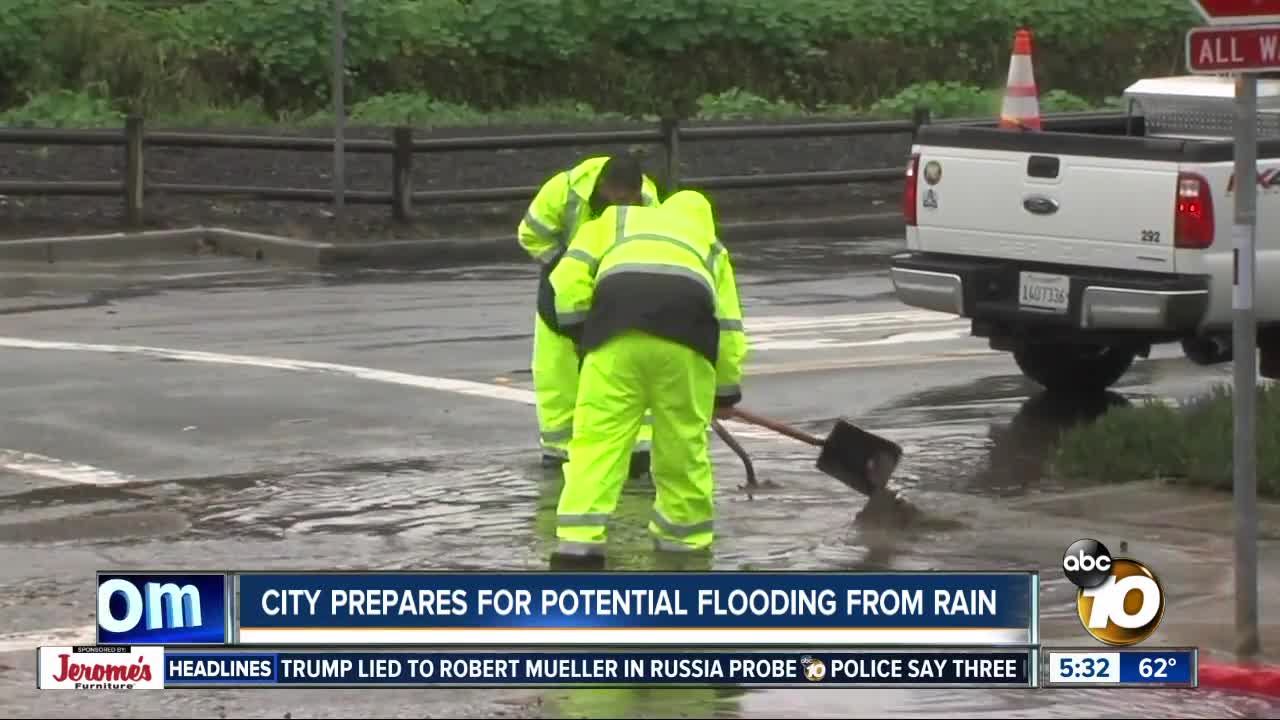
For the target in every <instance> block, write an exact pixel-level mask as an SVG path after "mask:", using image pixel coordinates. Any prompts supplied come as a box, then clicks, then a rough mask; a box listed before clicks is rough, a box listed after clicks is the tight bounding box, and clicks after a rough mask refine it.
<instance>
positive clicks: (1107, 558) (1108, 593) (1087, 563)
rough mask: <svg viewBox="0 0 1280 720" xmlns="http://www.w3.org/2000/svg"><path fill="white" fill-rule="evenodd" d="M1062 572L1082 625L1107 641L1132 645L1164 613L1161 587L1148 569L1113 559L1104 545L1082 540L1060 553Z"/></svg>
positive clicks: (1146, 635)
mask: <svg viewBox="0 0 1280 720" xmlns="http://www.w3.org/2000/svg"><path fill="white" fill-rule="evenodd" d="M1062 572H1063V574H1064V575H1066V576H1067V580H1069V581H1071V584H1072V585H1075V586H1076V587H1077V588H1079V590H1078V591H1077V593H1076V612H1077V614H1079V616H1080V622H1081V624H1083V625H1084V629H1085V630H1087V631H1089V634H1090V635H1092V636H1093V637H1094V639H1096V640H1099V641H1101V642H1104V643H1106V644H1107V645H1116V646H1127V645H1136V644H1138V643H1140V642H1142V641H1143V640H1146V639H1147V638H1149V637H1151V634H1152V633H1154V632H1155V631H1156V628H1157V627H1159V626H1160V620H1161V619H1162V618H1163V617H1164V587H1163V586H1161V584H1160V579H1159V578H1157V577H1156V574H1155V573H1153V572H1151V568H1148V567H1147V566H1146V565H1144V564H1142V563H1140V562H1138V561H1137V560H1133V559H1131V558H1117V557H1112V555H1111V551H1110V550H1108V549H1107V546H1106V545H1103V544H1102V543H1100V542H1098V541H1097V540H1091V539H1087V538H1086V539H1083V540H1077V541H1075V542H1073V543H1071V546H1070V547H1068V548H1067V552H1066V553H1065V554H1063V556H1062Z"/></svg>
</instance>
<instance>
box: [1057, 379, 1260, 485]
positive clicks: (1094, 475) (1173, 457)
mask: <svg viewBox="0 0 1280 720" xmlns="http://www.w3.org/2000/svg"><path fill="white" fill-rule="evenodd" d="M1232 413H1233V410H1232V403H1231V389H1230V388H1229V387H1225V386H1220V387H1217V388H1215V389H1214V391H1213V392H1211V393H1209V394H1207V395H1205V396H1203V397H1197V398H1194V399H1193V400H1192V401H1191V402H1189V403H1187V404H1186V406H1185V407H1174V406H1173V405H1170V404H1169V403H1165V402H1157V401H1148V402H1146V403H1143V404H1141V405H1136V406H1131V407H1124V408H1118V409H1115V410H1111V411H1109V412H1107V413H1106V414H1105V415H1103V416H1102V417H1101V418H1099V419H1098V421H1097V422H1094V423H1092V424H1087V425H1080V426H1077V427H1075V428H1073V429H1071V430H1068V431H1067V432H1066V433H1065V434H1064V435H1063V437H1062V441H1061V442H1060V443H1059V445H1058V448H1057V451H1056V456H1055V457H1054V458H1053V461H1052V467H1053V470H1054V472H1055V473H1056V474H1059V475H1062V476H1066V477H1069V478H1073V479H1074V478H1079V479H1090V480H1100V481H1104V482H1124V481H1129V480H1145V479H1150V478H1154V477H1159V478H1165V479H1169V480H1174V481H1178V482H1185V483H1190V484H1194V485H1199V486H1203V487H1213V488H1218V489H1222V490H1226V489H1230V487H1231V481H1232V469H1231V466H1232V418H1233V415H1232ZM1257 422H1258V492H1259V494H1260V495H1265V496H1270V497H1280V385H1276V384H1270V385H1267V386H1265V387H1262V388H1259V390H1258V420H1257Z"/></svg>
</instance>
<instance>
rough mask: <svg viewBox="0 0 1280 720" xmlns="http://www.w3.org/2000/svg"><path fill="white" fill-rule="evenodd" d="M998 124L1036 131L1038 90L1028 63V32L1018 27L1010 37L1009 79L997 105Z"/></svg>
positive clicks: (1038, 119) (1029, 48)
mask: <svg viewBox="0 0 1280 720" xmlns="http://www.w3.org/2000/svg"><path fill="white" fill-rule="evenodd" d="M1000 127H1002V128H1016V129H1018V130H1039V129H1041V127H1040V93H1039V91H1038V90H1037V89H1036V76H1035V70H1034V69H1032V66H1031V31H1030V30H1025V29H1024V30H1019V31H1018V34H1017V35H1015V36H1014V38H1013V57H1012V58H1010V59H1009V80H1008V83H1007V84H1006V87H1005V91H1004V105H1003V106H1002V107H1001V108H1000Z"/></svg>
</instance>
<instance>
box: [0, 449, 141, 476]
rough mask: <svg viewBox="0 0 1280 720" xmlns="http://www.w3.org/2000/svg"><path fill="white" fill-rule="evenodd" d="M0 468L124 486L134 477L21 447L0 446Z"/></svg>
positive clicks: (24, 473) (28, 473)
mask: <svg viewBox="0 0 1280 720" xmlns="http://www.w3.org/2000/svg"><path fill="white" fill-rule="evenodd" d="M0 470H9V471H11V472H15V473H19V474H21V475H35V476H38V477H45V478H51V479H53V480H62V481H63V482H71V483H78V484H80V485H124V484H126V483H130V482H134V481H135V480H137V478H135V477H132V476H130V475H122V474H120V473H117V472H114V471H111V470H103V469H102V468H96V467H94V466H92V465H85V464H84V463H77V462H70V461H68V460H59V459H58V458H51V457H48V456H47V455H39V454H36V453H31V452H23V451H21V450H5V449H3V448H0Z"/></svg>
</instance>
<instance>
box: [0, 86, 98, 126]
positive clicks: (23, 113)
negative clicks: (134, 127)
mask: <svg viewBox="0 0 1280 720" xmlns="http://www.w3.org/2000/svg"><path fill="white" fill-rule="evenodd" d="M123 124H124V115H123V114H122V113H120V112H119V111H117V110H116V109H115V108H113V107H112V106H111V101H109V100H107V99H106V98H104V97H102V96H101V95H95V94H93V93H91V92H88V91H84V90H80V91H76V90H53V91H50V92H44V93H39V94H36V95H33V96H32V97H31V98H30V99H29V100H28V101H27V103H26V104H25V105H21V106H19V107H16V108H12V109H10V110H6V111H5V112H2V113H0V125H13V126H16V127H65V128H97V127H119V126H121V125H123Z"/></svg>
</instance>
